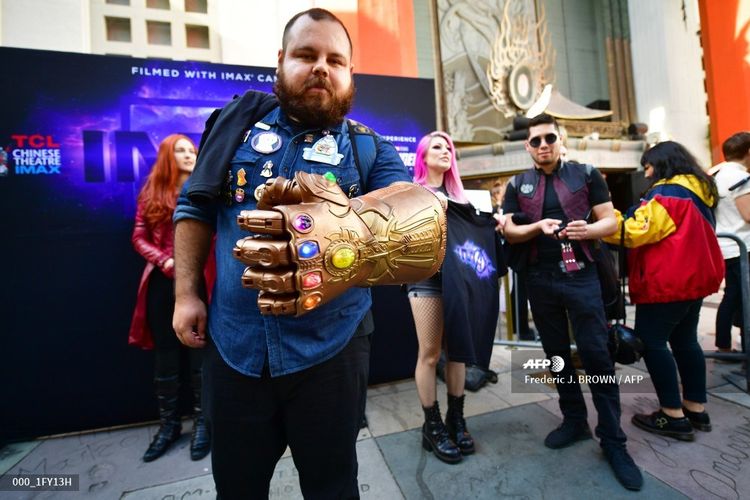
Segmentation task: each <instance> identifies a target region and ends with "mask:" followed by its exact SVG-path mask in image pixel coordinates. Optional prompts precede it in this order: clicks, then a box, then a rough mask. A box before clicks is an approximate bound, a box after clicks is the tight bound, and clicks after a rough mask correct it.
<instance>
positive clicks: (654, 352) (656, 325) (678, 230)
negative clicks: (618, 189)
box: [604, 141, 724, 441]
mask: <svg viewBox="0 0 750 500" xmlns="http://www.w3.org/2000/svg"><path fill="white" fill-rule="evenodd" d="M641 165H643V167H644V168H645V169H646V177H647V178H649V179H651V180H652V182H653V183H652V185H651V187H650V188H649V189H648V190H647V191H646V193H645V195H644V197H643V199H642V200H641V203H640V205H638V206H636V207H632V208H631V209H630V210H629V214H628V216H627V217H623V216H622V215H621V214H620V213H619V212H618V213H617V217H618V231H617V232H616V233H614V234H613V235H611V236H609V237H606V238H604V240H605V241H607V242H609V243H614V244H618V243H619V242H620V239H621V238H622V241H623V244H624V246H625V247H626V248H629V249H630V251H629V254H628V269H629V273H628V277H629V282H628V283H629V289H630V300H631V302H633V303H634V304H636V317H635V332H636V335H637V336H638V337H640V338H641V339H642V340H643V343H644V345H645V347H646V351H645V353H644V359H645V361H646V367H647V368H648V371H649V374H650V375H651V379H652V382H653V384H654V387H655V389H656V394H657V396H658V398H659V404H660V406H661V408H660V409H659V410H657V411H655V412H654V413H651V414H637V415H634V416H633V419H632V422H633V424H634V425H635V426H636V427H639V428H641V429H643V430H646V431H648V432H652V433H654V434H660V435H665V436H671V437H674V438H676V439H681V440H685V441H692V440H693V439H694V437H695V434H694V429H698V430H702V431H710V430H711V420H710V418H709V416H708V413H707V412H706V411H705V408H704V403H705V402H706V362H705V359H704V357H703V350H702V349H701V346H700V345H699V344H698V316H699V314H700V310H701V305H702V303H703V298H704V297H706V296H707V295H710V294H712V293H715V292H716V291H718V289H719V285H720V284H721V281H722V279H723V277H724V260H723V257H722V254H721V250H720V248H719V243H718V241H717V239H716V235H715V232H714V228H715V225H716V221H715V218H714V214H713V208H714V207H715V206H716V203H717V200H718V195H717V191H716V185H715V183H714V180H713V178H711V177H710V176H709V175H708V174H706V173H705V172H704V171H703V170H702V169H701V167H700V166H699V165H698V162H697V161H696V160H695V158H694V157H693V155H692V154H690V152H689V151H688V150H687V149H686V148H685V147H684V146H682V145H681V144H679V143H677V142H672V141H668V142H662V143H660V144H657V145H656V146H654V147H653V148H651V149H649V150H648V151H646V152H645V153H644V154H643V157H642V158H641ZM623 225H624V228H623ZM667 342H669V344H670V346H671V348H672V351H671V352H670V350H669V349H668V348H667ZM675 363H676V366H675ZM677 372H679V374H680V379H681V381H682V387H683V392H682V397H680V390H679V385H678V382H677Z"/></svg>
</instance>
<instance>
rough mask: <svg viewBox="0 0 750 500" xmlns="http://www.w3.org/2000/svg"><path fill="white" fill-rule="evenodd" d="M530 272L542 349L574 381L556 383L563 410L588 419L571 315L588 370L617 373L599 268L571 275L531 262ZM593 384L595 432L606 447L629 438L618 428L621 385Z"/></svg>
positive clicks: (574, 417)
mask: <svg viewBox="0 0 750 500" xmlns="http://www.w3.org/2000/svg"><path fill="white" fill-rule="evenodd" d="M527 277H528V280H527V284H528V290H529V301H530V302H531V312H532V314H533V315H534V322H535V324H536V326H537V329H538V330H539V336H540V337H541V339H542V346H543V347H544V352H545V354H546V355H547V357H548V358H551V357H552V356H560V357H561V358H562V359H563V361H564V362H565V366H564V367H563V369H562V371H560V372H558V373H557V374H556V375H557V376H559V377H561V379H562V380H566V381H569V382H570V383H565V384H557V392H558V394H559V395H560V410H561V411H562V414H563V417H564V418H565V420H569V421H585V420H586V402H585V400H584V399H583V393H582V392H581V386H580V384H579V382H578V378H577V375H576V373H575V369H574V368H573V362H572V360H571V356H570V338H569V336H568V319H570V323H571V324H572V325H573V335H574V336H575V341H576V346H577V348H578V354H579V355H580V357H581V361H582V362H583V367H584V369H585V370H586V374H587V375H614V373H615V367H614V363H613V362H612V358H611V357H610V355H609V349H608V348H607V322H606V320H605V318H604V306H603V305H602V298H601V289H600V286H599V278H598V276H597V273H596V268H595V267H594V266H589V267H586V268H585V269H583V270H581V271H578V272H575V273H570V274H568V273H563V272H562V271H560V270H541V269H538V268H533V267H532V268H530V269H529V271H528V275H527ZM589 387H590V388H591V393H592V396H593V399H594V406H596V410H597V412H598V413H599V423H598V425H597V426H596V435H597V436H598V437H599V438H600V439H601V444H602V446H606V445H610V444H611V445H620V444H622V443H625V441H626V437H625V433H624V432H623V431H622V428H621V427H620V413H621V410H620V388H619V387H618V385H617V384H616V383H595V384H589Z"/></svg>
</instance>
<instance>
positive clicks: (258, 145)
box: [250, 132, 281, 155]
mask: <svg viewBox="0 0 750 500" xmlns="http://www.w3.org/2000/svg"><path fill="white" fill-rule="evenodd" d="M250 145H251V146H252V147H253V149H254V150H256V151H257V152H258V153H262V154H264V155H267V154H269V153H273V152H274V151H278V150H279V148H280V147H281V137H279V135H278V134H276V133H275V132H261V133H259V134H255V135H254V136H253V138H252V139H250Z"/></svg>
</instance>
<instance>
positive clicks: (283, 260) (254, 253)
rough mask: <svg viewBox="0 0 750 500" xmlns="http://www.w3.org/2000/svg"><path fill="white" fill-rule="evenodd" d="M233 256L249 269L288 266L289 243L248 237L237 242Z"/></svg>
mask: <svg viewBox="0 0 750 500" xmlns="http://www.w3.org/2000/svg"><path fill="white" fill-rule="evenodd" d="M234 256H235V257H236V258H237V260H239V261H240V262H242V263H243V264H245V265H248V266H250V267H279V266H288V265H289V263H290V259H289V243H288V242H286V241H279V240H269V239H263V238H258V237H257V236H248V237H247V238H242V239H241V240H238V241H237V243H236V245H235V247H234Z"/></svg>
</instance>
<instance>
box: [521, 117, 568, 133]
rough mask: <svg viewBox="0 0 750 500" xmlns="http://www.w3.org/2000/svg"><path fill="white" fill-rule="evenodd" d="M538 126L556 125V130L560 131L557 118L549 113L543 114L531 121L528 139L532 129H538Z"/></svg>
mask: <svg viewBox="0 0 750 500" xmlns="http://www.w3.org/2000/svg"><path fill="white" fill-rule="evenodd" d="M537 125H554V126H555V130H557V131H558V132H559V131H560V126H559V125H558V124H557V120H555V117H554V116H552V115H548V114H547V113H542V114H541V115H536V116H535V117H534V118H532V119H530V120H529V131H527V132H526V137H529V134H530V133H531V132H530V130H531V127H536V126H537Z"/></svg>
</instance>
